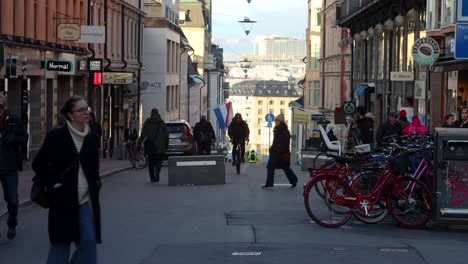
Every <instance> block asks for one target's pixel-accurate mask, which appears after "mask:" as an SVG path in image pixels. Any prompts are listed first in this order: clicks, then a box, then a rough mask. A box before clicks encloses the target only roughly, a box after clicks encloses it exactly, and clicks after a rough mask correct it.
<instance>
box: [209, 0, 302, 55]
mask: <svg viewBox="0 0 468 264" xmlns="http://www.w3.org/2000/svg"><path fill="white" fill-rule="evenodd" d="M212 15H213V42H214V43H215V44H218V45H219V46H220V47H221V48H224V54H225V55H228V54H252V53H253V40H254V39H255V37H256V36H292V37H296V38H298V39H305V31H306V28H307V0H286V1H285V0H251V2H250V4H248V3H247V0H213V11H212ZM244 17H248V18H249V19H250V20H255V21H257V23H254V24H253V27H252V29H251V32H250V34H249V35H248V36H247V35H246V34H245V33H244V28H243V27H242V24H241V23H239V22H238V21H241V20H244Z"/></svg>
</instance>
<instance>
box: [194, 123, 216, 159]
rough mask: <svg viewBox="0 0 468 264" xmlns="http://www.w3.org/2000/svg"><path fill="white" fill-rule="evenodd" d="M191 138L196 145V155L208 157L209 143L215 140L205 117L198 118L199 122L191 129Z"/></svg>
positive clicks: (209, 152)
mask: <svg viewBox="0 0 468 264" xmlns="http://www.w3.org/2000/svg"><path fill="white" fill-rule="evenodd" d="M193 137H194V138H195V142H196V143H197V152H198V155H210V154H211V143H213V142H214V141H215V140H216V136H215V132H214V129H213V126H212V125H211V123H210V122H208V121H207V120H206V116H201V117H200V122H198V123H196V124H195V127H194V128H193Z"/></svg>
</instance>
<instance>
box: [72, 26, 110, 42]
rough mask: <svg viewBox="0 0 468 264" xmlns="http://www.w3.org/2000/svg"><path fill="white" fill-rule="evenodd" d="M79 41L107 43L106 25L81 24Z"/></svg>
mask: <svg viewBox="0 0 468 264" xmlns="http://www.w3.org/2000/svg"><path fill="white" fill-rule="evenodd" d="M78 42H79V43H106V27H104V26H81V38H80V39H79V40H78Z"/></svg>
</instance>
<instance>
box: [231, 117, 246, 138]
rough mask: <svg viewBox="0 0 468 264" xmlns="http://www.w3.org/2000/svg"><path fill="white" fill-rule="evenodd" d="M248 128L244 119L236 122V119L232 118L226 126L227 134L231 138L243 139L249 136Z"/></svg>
mask: <svg viewBox="0 0 468 264" xmlns="http://www.w3.org/2000/svg"><path fill="white" fill-rule="evenodd" d="M249 134H250V130H249V126H248V125H247V123H246V122H245V121H244V120H241V121H240V123H239V124H237V123H236V119H235V118H233V119H232V122H231V124H230V125H229V128H228V135H229V137H230V138H231V139H232V140H235V141H236V140H240V141H242V140H245V139H247V138H249Z"/></svg>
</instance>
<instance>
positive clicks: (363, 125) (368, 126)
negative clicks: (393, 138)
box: [356, 117, 374, 144]
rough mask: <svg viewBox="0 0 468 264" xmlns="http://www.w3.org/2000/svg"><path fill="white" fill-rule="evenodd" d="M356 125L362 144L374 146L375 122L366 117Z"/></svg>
mask: <svg viewBox="0 0 468 264" xmlns="http://www.w3.org/2000/svg"><path fill="white" fill-rule="evenodd" d="M356 123H357V127H358V128H359V137H360V139H361V141H362V144H374V120H373V119H372V118H368V117H364V118H361V119H358V120H357V122H356Z"/></svg>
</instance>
